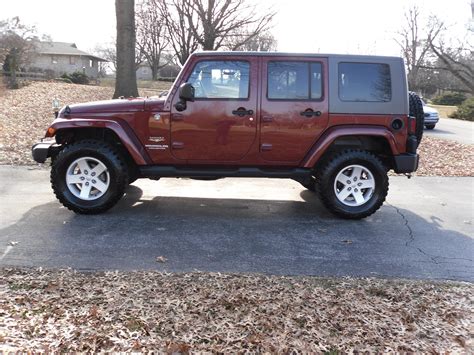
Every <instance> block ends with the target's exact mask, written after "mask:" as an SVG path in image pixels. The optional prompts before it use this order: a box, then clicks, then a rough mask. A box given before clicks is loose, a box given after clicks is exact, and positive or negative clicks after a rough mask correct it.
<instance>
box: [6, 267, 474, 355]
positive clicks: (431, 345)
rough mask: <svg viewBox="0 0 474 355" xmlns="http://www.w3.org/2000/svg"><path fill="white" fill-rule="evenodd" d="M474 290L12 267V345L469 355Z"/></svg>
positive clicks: (31, 348) (449, 285) (20, 348)
mask: <svg viewBox="0 0 474 355" xmlns="http://www.w3.org/2000/svg"><path fill="white" fill-rule="evenodd" d="M473 290H474V286H473V285H472V284H467V283H455V282H424V281H404V280H381V279H351V278H341V279H323V278H313V277H281V276H263V275H252V274H245V275H233V274H222V273H181V274H170V273H158V272H103V273H98V272H96V273H90V272H88V273H80V272H76V271H74V270H42V269H7V268H4V269H0V292H1V294H2V297H0V315H1V321H0V339H1V343H0V350H1V351H3V352H9V351H11V352H42V351H48V352H50V351H52V352H73V351H74V352H75V351H81V352H104V351H124V352H132V351H143V352H150V351H157V352H170V353H174V352H180V353H181V352H183V353H186V352H188V351H194V352H196V351H210V352H241V351H250V352H294V351H305V352H308V351H309V352H329V351H340V352H351V351H357V352H362V351H370V352H397V351H410V352H415V351H416V352H433V351H434V352H437V353H440V352H457V353H459V352H468V349H469V347H470V346H472V345H473V343H472V337H470V333H469V327H470V324H471V322H472V318H473V307H472V302H473V301H474V297H473V294H474V293H473Z"/></svg>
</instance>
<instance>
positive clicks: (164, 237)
mask: <svg viewBox="0 0 474 355" xmlns="http://www.w3.org/2000/svg"><path fill="white" fill-rule="evenodd" d="M301 197H302V198H303V199H304V200H305V201H279V200H249V199H215V198H196V197H193V198H187V197H173V196H171V197H155V198H152V199H145V198H143V191H142V190H141V189H140V188H139V187H137V186H133V185H132V186H130V187H129V188H128V190H127V192H126V195H125V196H124V198H123V199H122V200H121V201H120V202H119V203H118V204H117V206H116V207H114V208H113V209H111V210H110V211H109V212H107V213H104V214H101V215H91V216H87V215H76V214H74V213H72V212H70V211H68V210H67V209H65V208H63V207H62V206H60V204H59V203H57V202H51V203H47V204H43V205H40V206H37V207H34V208H32V209H31V210H29V211H28V212H27V213H25V214H24V215H23V217H22V218H21V219H20V220H19V221H18V222H17V223H15V224H13V225H11V226H9V227H7V228H4V229H2V230H0V243H1V245H2V248H3V247H4V246H5V245H7V244H8V243H9V241H11V240H15V241H17V242H19V243H18V244H17V245H15V246H14V247H13V248H12V251H11V252H10V253H9V254H8V255H6V256H5V257H4V258H3V260H0V266H6V265H17V266H18V265H19V266H43V267H73V268H76V269H81V270H88V269H93V270H97V269H108V270H110V269H121V270H137V269H157V270H161V271H177V272H184V271H192V270H201V271H216V272H263V273H271V274H284V275H286V274H305V275H319V276H390V277H407V278H409V277H413V278H448V279H461V280H468V281H474V275H473V265H474V264H473V261H472V255H473V253H474V246H473V245H474V243H473V241H472V239H471V238H469V236H467V235H464V234H461V233H459V232H456V231H452V230H446V229H443V227H442V224H441V223H440V221H441V220H442V218H443V216H442V215H438V216H432V217H431V219H429V220H427V219H424V218H422V217H420V216H418V215H417V214H415V213H413V212H411V211H408V210H404V209H400V208H397V207H396V206H391V205H388V204H386V205H384V206H383V207H382V208H381V210H380V211H378V212H377V213H376V214H374V215H373V216H371V217H369V218H367V219H364V220H360V221H351V220H342V219H338V218H336V217H334V216H332V215H331V214H330V213H329V212H327V211H326V209H325V208H324V207H323V206H322V205H321V204H320V202H319V200H318V199H317V197H316V196H315V194H314V193H312V192H310V191H307V190H304V191H302V192H301ZM159 256H164V257H165V258H166V262H164V263H159V262H157V259H156V258H157V257H159Z"/></svg>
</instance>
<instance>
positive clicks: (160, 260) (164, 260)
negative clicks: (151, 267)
mask: <svg viewBox="0 0 474 355" xmlns="http://www.w3.org/2000/svg"><path fill="white" fill-rule="evenodd" d="M167 261H168V259H166V258H165V257H164V256H162V255H161V256H157V257H156V262H157V263H166V262H167Z"/></svg>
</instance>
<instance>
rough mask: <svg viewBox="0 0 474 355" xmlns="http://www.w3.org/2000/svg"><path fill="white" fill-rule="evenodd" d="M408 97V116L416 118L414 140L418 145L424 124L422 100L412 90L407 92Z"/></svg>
mask: <svg viewBox="0 0 474 355" xmlns="http://www.w3.org/2000/svg"><path fill="white" fill-rule="evenodd" d="M408 99H409V100H408V101H409V104H410V116H411V117H415V120H416V128H415V136H416V140H417V142H418V145H420V142H421V139H422V138H423V128H424V126H425V113H424V111H423V102H422V101H421V99H420V97H419V96H418V95H417V94H415V93H414V92H412V91H410V92H409V93H408Z"/></svg>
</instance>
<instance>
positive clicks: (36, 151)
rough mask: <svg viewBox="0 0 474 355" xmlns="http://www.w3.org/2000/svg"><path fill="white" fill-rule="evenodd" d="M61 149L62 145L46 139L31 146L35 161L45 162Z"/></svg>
mask: <svg viewBox="0 0 474 355" xmlns="http://www.w3.org/2000/svg"><path fill="white" fill-rule="evenodd" d="M59 149H60V145H58V144H56V142H55V141H45V142H39V143H36V144H35V145H33V147H31V153H32V155H33V159H34V161H36V162H37V163H44V162H45V161H46V159H48V158H49V157H50V156H52V155H53V154H54V153H55V152H57V151H59Z"/></svg>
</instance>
